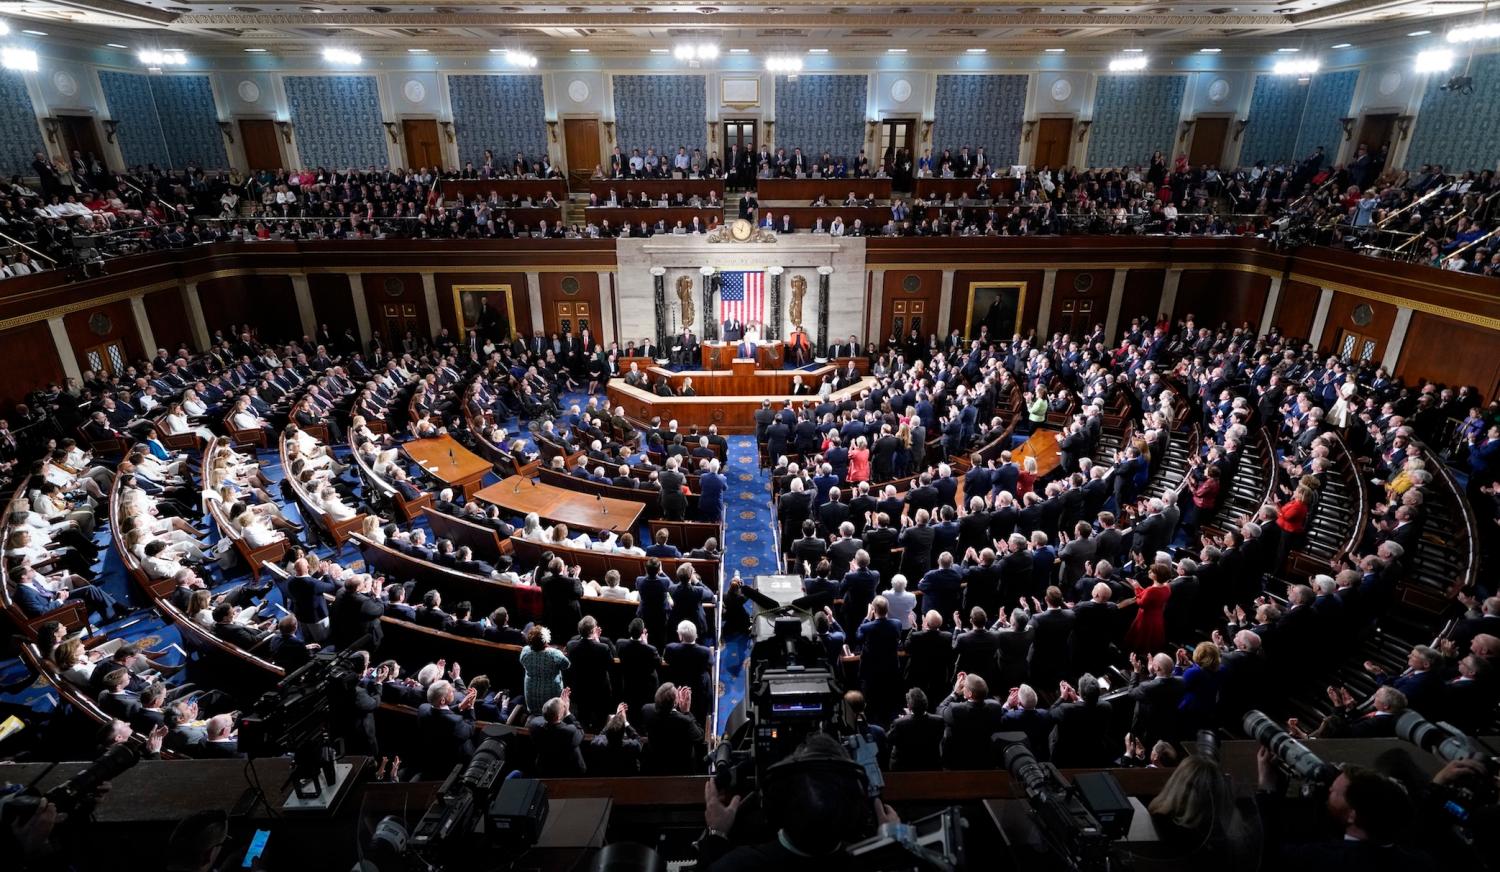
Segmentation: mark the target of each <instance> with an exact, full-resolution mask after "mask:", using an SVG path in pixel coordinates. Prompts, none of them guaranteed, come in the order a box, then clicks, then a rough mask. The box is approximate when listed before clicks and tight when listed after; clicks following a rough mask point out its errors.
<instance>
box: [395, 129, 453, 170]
mask: <svg viewBox="0 0 1500 872" xmlns="http://www.w3.org/2000/svg"><path fill="white" fill-rule="evenodd" d="M401 135H402V137H403V138H404V140H405V142H406V166H407V167H408V168H409V169H410V168H421V167H428V168H430V169H441V168H442V166H443V145H442V143H441V142H439V141H438V126H437V122H436V121H434V120H433V119H431V118H406V119H403V120H402V121H401Z"/></svg>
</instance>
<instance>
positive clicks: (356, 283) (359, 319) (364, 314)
mask: <svg viewBox="0 0 1500 872" xmlns="http://www.w3.org/2000/svg"><path fill="white" fill-rule="evenodd" d="M349 298H350V299H351V300H353V301H354V329H355V330H357V331H359V341H360V344H361V345H363V346H364V347H365V348H369V347H370V337H371V336H372V335H374V334H373V333H372V332H371V331H370V302H369V301H368V300H366V299H365V289H364V284H363V283H362V282H361V281H360V280H359V274H358V273H349Z"/></svg>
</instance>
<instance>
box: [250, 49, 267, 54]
mask: <svg viewBox="0 0 1500 872" xmlns="http://www.w3.org/2000/svg"><path fill="white" fill-rule="evenodd" d="M245 51H247V52H250V53H251V54H263V53H264V52H265V49H263V48H247V49H245Z"/></svg>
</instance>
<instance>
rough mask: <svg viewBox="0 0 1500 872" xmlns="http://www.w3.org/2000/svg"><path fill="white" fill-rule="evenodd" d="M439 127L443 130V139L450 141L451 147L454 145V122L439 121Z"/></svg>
mask: <svg viewBox="0 0 1500 872" xmlns="http://www.w3.org/2000/svg"><path fill="white" fill-rule="evenodd" d="M438 126H439V127H441V128H443V138H444V139H446V140H448V143H449V144H450V145H451V144H452V143H453V122H452V121H439V122H438Z"/></svg>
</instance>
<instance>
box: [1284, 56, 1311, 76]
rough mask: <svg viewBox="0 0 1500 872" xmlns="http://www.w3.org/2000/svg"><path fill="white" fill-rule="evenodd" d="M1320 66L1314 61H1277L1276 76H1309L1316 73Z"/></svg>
mask: <svg viewBox="0 0 1500 872" xmlns="http://www.w3.org/2000/svg"><path fill="white" fill-rule="evenodd" d="M1319 66H1320V64H1319V63H1318V62H1317V61H1316V60H1311V59H1309V60H1302V61H1277V62H1276V67H1275V71H1276V75H1278V76H1298V77H1301V76H1310V75H1312V74H1313V73H1316V72H1317V71H1318V67H1319Z"/></svg>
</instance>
